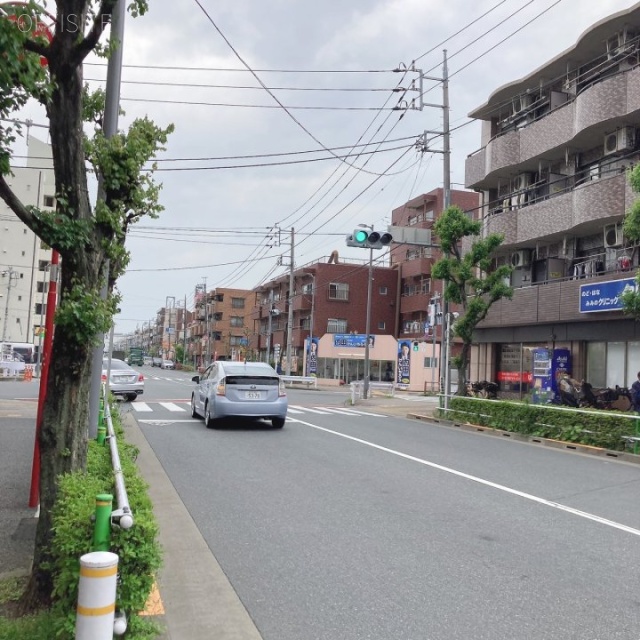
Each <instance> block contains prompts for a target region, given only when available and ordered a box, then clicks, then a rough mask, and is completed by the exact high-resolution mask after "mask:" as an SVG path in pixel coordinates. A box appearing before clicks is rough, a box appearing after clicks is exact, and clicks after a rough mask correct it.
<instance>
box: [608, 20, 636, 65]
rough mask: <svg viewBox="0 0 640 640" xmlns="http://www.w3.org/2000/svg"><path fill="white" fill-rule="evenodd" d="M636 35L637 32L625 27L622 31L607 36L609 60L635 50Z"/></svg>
mask: <svg viewBox="0 0 640 640" xmlns="http://www.w3.org/2000/svg"><path fill="white" fill-rule="evenodd" d="M635 37H636V36H635V33H633V32H632V31H629V29H627V27H625V28H624V29H623V30H622V31H619V32H618V33H616V34H614V35H612V36H611V37H610V38H607V60H613V59H614V58H617V57H618V56H621V55H623V54H625V53H629V52H630V51H633V49H634V46H635V45H634V40H635Z"/></svg>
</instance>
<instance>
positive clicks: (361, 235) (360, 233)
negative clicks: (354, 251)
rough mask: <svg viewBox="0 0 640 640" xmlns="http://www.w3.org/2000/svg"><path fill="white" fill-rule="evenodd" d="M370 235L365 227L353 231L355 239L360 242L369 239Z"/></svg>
mask: <svg viewBox="0 0 640 640" xmlns="http://www.w3.org/2000/svg"><path fill="white" fill-rule="evenodd" d="M368 237H369V234H368V233H367V232H366V231H365V230H364V229H357V230H356V231H354V232H353V239H354V240H355V241H356V242H360V243H363V244H364V243H365V242H366V241H367V238H368Z"/></svg>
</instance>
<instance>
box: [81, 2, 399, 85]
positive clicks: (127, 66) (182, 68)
mask: <svg viewBox="0 0 640 640" xmlns="http://www.w3.org/2000/svg"><path fill="white" fill-rule="evenodd" d="M203 11H204V10H203ZM223 37H224V36H223ZM243 64H244V62H243ZM84 65H85V66H88V67H105V68H106V67H107V64H106V63H102V62H85V63H84ZM122 66H123V68H125V69H158V70H160V71H198V72H201V71H215V72H219V71H224V72H231V73H233V72H239V73H253V72H254V71H255V72H256V73H299V74H301V73H354V74H355V73H398V71H399V70H398V69H250V68H249V67H248V66H247V67H245V68H244V69H239V68H237V67H234V68H225V67H185V66H169V65H154V64H123V65H122Z"/></svg>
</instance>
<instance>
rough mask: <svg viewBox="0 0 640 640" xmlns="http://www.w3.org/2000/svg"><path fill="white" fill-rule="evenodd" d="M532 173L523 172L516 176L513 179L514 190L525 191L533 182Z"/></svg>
mask: <svg viewBox="0 0 640 640" xmlns="http://www.w3.org/2000/svg"><path fill="white" fill-rule="evenodd" d="M532 178H533V176H532V174H530V173H521V174H520V175H519V176H516V178H515V180H514V181H513V190H514V191H523V190H524V189H526V188H527V187H528V186H529V185H530V184H531V183H532V181H533V180H532Z"/></svg>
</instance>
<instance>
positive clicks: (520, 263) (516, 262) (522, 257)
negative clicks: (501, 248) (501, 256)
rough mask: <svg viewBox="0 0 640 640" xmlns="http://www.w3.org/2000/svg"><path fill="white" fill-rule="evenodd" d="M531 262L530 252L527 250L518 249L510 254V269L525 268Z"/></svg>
mask: <svg viewBox="0 0 640 640" xmlns="http://www.w3.org/2000/svg"><path fill="white" fill-rule="evenodd" d="M530 262H531V251H530V250H529V249H520V251H514V252H513V253H512V254H511V266H512V267H527V266H529V263H530Z"/></svg>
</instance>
